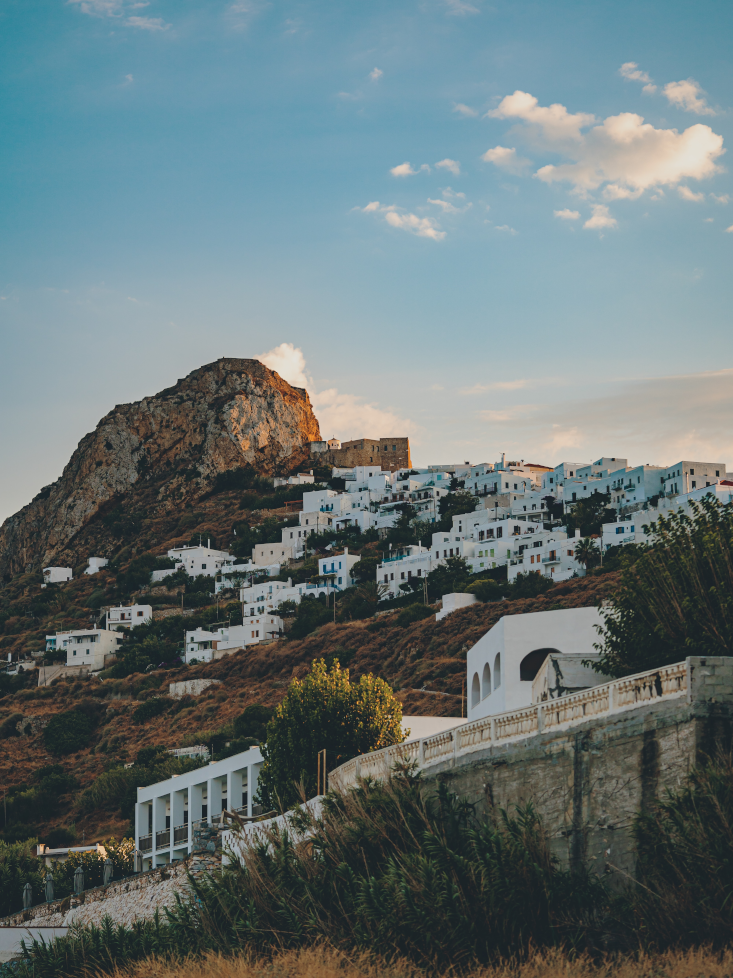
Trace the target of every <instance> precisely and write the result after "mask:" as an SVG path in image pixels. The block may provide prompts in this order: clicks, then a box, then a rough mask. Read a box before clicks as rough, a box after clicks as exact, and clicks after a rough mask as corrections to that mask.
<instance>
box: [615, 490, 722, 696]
mask: <svg viewBox="0 0 733 978" xmlns="http://www.w3.org/2000/svg"><path fill="white" fill-rule="evenodd" d="M692 505H693V515H692V517H690V516H686V515H684V514H683V513H681V512H679V513H672V514H670V516H668V517H660V518H659V520H657V522H656V523H653V524H652V525H651V526H650V527H649V531H650V541H649V545H648V546H646V547H641V548H634V549H633V550H631V549H630V550H629V551H628V553H622V554H621V556H620V560H621V563H622V568H623V569H622V572H621V581H620V584H619V586H618V588H617V590H616V591H615V592H614V594H613V595H612V597H611V601H610V604H609V607H608V608H606V609H604V611H603V615H604V625H603V628H602V631H601V643H600V644H599V645H598V646H597V648H599V650H600V651H601V653H602V654H601V658H600V660H599V661H598V663H597V666H596V668H597V669H598V670H599V671H601V672H604V673H606V674H607V675H610V676H625V675H630V674H633V673H637V672H643V671H645V670H647V669H654V668H656V667H658V666H663V665H668V664H670V663H672V662H679V661H681V660H682V659H684V658H686V657H687V656H688V655H733V506H731V505H727V506H721V505H720V503H718V501H717V500H714V499H703V500H702V502H701V504H700V505H699V506H697V505H695V504H694V503H693V504H692Z"/></svg>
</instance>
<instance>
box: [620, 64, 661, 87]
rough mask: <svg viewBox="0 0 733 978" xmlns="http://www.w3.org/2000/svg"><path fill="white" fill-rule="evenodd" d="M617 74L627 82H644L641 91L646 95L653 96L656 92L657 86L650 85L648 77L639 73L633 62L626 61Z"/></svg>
mask: <svg viewBox="0 0 733 978" xmlns="http://www.w3.org/2000/svg"><path fill="white" fill-rule="evenodd" d="M618 73H619V75H621V77H622V78H626V79H628V80H629V81H639V82H644V88H643V89H642V91H644V92H646V93H647V94H648V95H653V94H654V92H656V90H657V86H656V85H654V84H653V83H652V80H651V78H650V77H649V75H647V73H646V72H645V71H641V70H640V69H639V66H638V64H637V63H636V62H635V61H627V62H626V63H625V64H622V65H621V67H620V68H619V70H618Z"/></svg>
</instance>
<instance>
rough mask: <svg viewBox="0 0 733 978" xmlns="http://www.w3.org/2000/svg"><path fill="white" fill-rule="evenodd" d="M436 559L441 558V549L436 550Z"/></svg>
mask: <svg viewBox="0 0 733 978" xmlns="http://www.w3.org/2000/svg"><path fill="white" fill-rule="evenodd" d="M435 559H436V560H440V551H439V550H436V551H435Z"/></svg>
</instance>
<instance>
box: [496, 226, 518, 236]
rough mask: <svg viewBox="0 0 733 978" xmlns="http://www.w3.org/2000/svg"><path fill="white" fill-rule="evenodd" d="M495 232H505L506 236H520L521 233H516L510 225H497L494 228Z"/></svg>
mask: <svg viewBox="0 0 733 978" xmlns="http://www.w3.org/2000/svg"><path fill="white" fill-rule="evenodd" d="M494 230H495V231H504V232H506V234H519V231H515V230H514V228H513V227H510V226H509V225H508V224H497V225H496V227H495V228H494Z"/></svg>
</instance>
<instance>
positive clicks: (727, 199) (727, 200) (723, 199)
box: [710, 194, 730, 204]
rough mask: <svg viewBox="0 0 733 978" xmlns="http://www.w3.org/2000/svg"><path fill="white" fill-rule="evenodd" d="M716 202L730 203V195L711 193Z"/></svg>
mask: <svg viewBox="0 0 733 978" xmlns="http://www.w3.org/2000/svg"><path fill="white" fill-rule="evenodd" d="M710 196H711V197H712V198H713V200H714V201H715V203H716V204H729V203H730V195H729V194H720V195H718V194H710Z"/></svg>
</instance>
